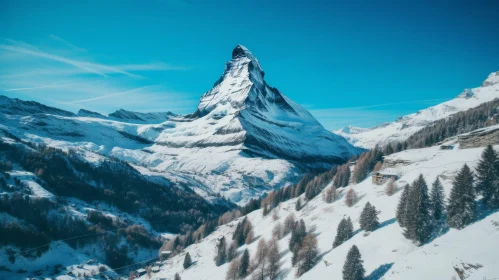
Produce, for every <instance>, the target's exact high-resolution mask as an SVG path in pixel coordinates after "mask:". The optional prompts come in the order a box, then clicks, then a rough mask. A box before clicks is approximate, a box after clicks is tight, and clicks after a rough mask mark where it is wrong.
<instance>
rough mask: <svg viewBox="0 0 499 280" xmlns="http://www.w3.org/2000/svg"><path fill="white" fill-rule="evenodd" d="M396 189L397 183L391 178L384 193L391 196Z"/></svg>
mask: <svg viewBox="0 0 499 280" xmlns="http://www.w3.org/2000/svg"><path fill="white" fill-rule="evenodd" d="M396 191H397V185H396V184H395V180H394V179H393V178H392V179H390V181H389V182H388V184H387V185H386V187H385V194H386V195H388V196H392V195H393V194H394V193H395V192H396Z"/></svg>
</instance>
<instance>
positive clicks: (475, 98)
mask: <svg viewBox="0 0 499 280" xmlns="http://www.w3.org/2000/svg"><path fill="white" fill-rule="evenodd" d="M496 98H499V72H494V73H491V74H490V75H489V76H488V78H487V79H486V80H485V81H484V82H483V83H482V85H481V86H480V87H477V88H473V89H465V90H464V91H463V92H462V93H461V94H459V95H458V96H457V97H456V98H454V99H452V100H449V101H447V102H444V103H441V104H438V105H435V106H432V107H429V108H427V109H424V110H421V111H419V112H417V113H414V114H410V115H406V116H403V117H400V118H398V119H397V120H396V121H394V122H388V123H383V124H380V125H377V126H375V127H372V128H360V127H353V126H349V127H345V128H342V129H340V130H337V131H335V133H336V134H338V135H341V136H343V137H345V138H346V139H347V140H348V141H349V142H350V143H352V144H353V145H355V146H357V147H362V148H367V149H369V148H373V147H374V146H375V145H376V144H380V145H384V144H387V143H390V142H399V141H404V140H406V139H407V138H409V137H410V136H411V135H412V134H414V133H415V132H417V131H418V130H420V129H422V128H424V127H426V126H428V125H429V124H431V123H433V122H435V121H437V120H440V119H443V118H446V117H448V116H450V115H452V114H455V113H457V112H461V111H466V110H468V109H470V108H474V107H477V106H478V105H480V104H482V103H484V102H488V101H492V100H494V99H496Z"/></svg>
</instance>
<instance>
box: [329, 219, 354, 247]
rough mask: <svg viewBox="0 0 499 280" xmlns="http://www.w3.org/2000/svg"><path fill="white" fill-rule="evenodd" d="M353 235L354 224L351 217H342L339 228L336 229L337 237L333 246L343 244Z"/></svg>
mask: <svg viewBox="0 0 499 280" xmlns="http://www.w3.org/2000/svg"><path fill="white" fill-rule="evenodd" d="M352 236H353V224H352V220H351V219H350V217H348V219H345V218H343V219H341V221H340V223H339V224H338V229H337V230H336V237H335V238H334V242H333V248H336V247H338V246H340V245H341V244H343V242H345V241H347V240H348V239H350V238H351V237H352Z"/></svg>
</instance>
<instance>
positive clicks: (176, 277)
mask: <svg viewBox="0 0 499 280" xmlns="http://www.w3.org/2000/svg"><path fill="white" fill-rule="evenodd" d="M173 279H174V280H182V278H180V275H179V274H178V272H177V273H175V277H174V278H173Z"/></svg>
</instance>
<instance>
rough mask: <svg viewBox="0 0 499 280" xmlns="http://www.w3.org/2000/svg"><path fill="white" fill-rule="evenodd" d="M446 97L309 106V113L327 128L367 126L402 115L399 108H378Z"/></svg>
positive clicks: (423, 102)
mask: <svg viewBox="0 0 499 280" xmlns="http://www.w3.org/2000/svg"><path fill="white" fill-rule="evenodd" d="M445 100H447V99H444V98H439V99H423V100H410V101H401V102H391V103H379V104H371V105H363V106H355V107H340V108H321V109H314V108H310V106H308V107H309V111H310V113H311V114H312V115H313V116H314V117H315V118H317V119H318V120H319V121H320V122H321V123H322V124H323V125H324V126H325V127H326V128H328V129H339V128H341V127H344V126H348V125H355V126H361V127H366V126H367V127H369V126H373V125H376V124H379V123H380V122H387V121H393V120H395V119H396V118H397V117H400V116H401V115H402V113H401V111H400V110H387V109H383V110H380V108H383V107H391V106H396V105H407V104H431V103H438V102H442V101H445Z"/></svg>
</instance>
